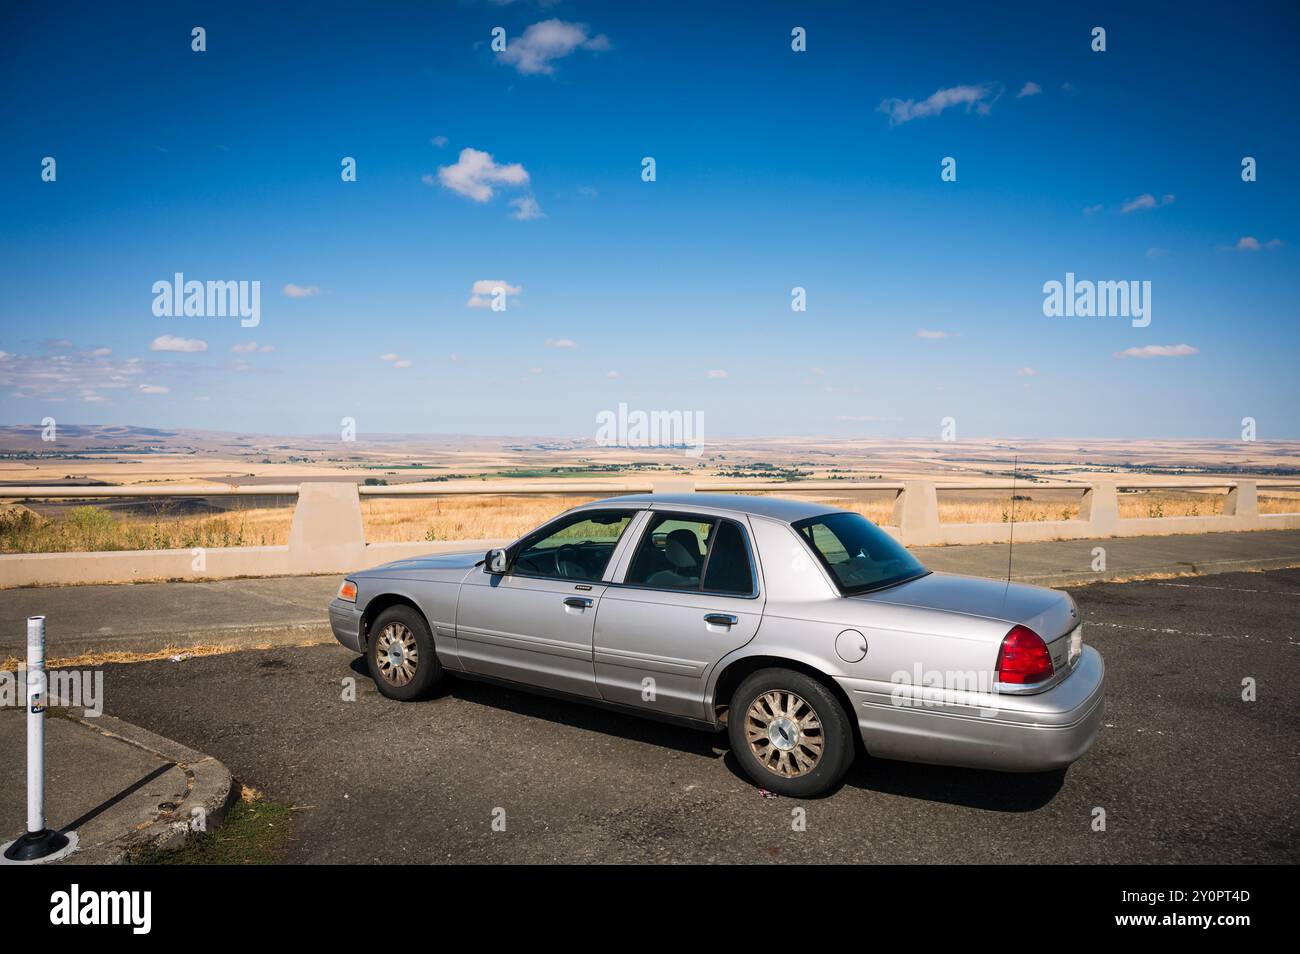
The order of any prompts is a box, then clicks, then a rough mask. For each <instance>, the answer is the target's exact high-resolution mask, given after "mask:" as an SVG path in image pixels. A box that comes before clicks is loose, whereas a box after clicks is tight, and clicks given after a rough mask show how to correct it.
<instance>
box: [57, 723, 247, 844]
mask: <svg viewBox="0 0 1300 954" xmlns="http://www.w3.org/2000/svg"><path fill="white" fill-rule="evenodd" d="M67 718H68V719H69V720H70V721H72V722H76V723H78V724H80V725H83V726H85V727H86V728H88V729H92V730H93V731H96V732H99V733H100V734H101V735H105V736H107V737H109V738H112V739H117V740H118V741H121V742H125V743H127V744H128V745H133V746H135V747H136V748H140V749H143V750H144V751H146V752H149V753H151V754H153V755H156V756H157V757H158V758H160V759H162V760H164V761H166V762H171V763H173V764H174V765H175V766H176V767H177V768H179V769H180V770H181V771H182V772H184V773H185V779H186V792H185V796H184V798H182V799H181V801H180V803H179V804H178V805H176V807H175V808H173V809H172V810H170V811H166V812H161V813H159V815H158V817H157V818H155V819H154V821H153V822H152V823H151V824H149V825H148V826H146V827H144V828H137V829H134V830H132V831H130V832H127V833H126V834H124V835H122V836H121V837H120V838H115V839H113V840H112V841H109V842H107V843H104V844H100V845H97V846H95V847H94V848H92V849H89V850H87V851H83V852H78V853H77V854H75V855H73V856H72V857H70V858H69V859H68V860H67V862H66V863H68V864H83V865H84V864H124V863H125V862H126V859H127V853H128V852H129V851H131V850H133V849H137V848H141V847H146V846H147V847H153V848H159V849H162V850H167V851H170V850H174V849H176V848H180V847H182V846H183V845H184V844H185V843H186V841H188V840H189V837H190V835H191V834H193V833H194V832H195V831H196V830H202V831H212V830H213V829H215V828H217V827H218V826H219V825H220V824H221V823H222V822H224V821H225V820H226V815H227V813H228V812H229V811H230V806H231V805H233V804H234V801H235V797H236V793H235V784H234V778H233V777H232V776H231V774H230V769H228V768H226V766H225V765H224V764H223V763H222V762H219V761H218V760H217V759H214V758H213V757H212V756H210V755H204V754H203V753H202V752H199V751H197V750H195V749H191V748H188V747H186V746H184V745H181V744H180V743H179V742H173V741H172V740H171V739H168V738H164V737H163V736H161V735H158V734H156V733H154V732H150V731H149V730H148V729H142V728H140V727H139V726H137V725H132V724H131V723H130V722H124V721H122V720H121V719H118V718H115V717H114V716H110V715H101V716H99V717H98V718H94V719H88V718H85V717H84V716H83V717H77V716H73V715H68V716H67ZM200 819H201V822H200V821H199V820H200ZM200 825H201V827H198V826H200Z"/></svg>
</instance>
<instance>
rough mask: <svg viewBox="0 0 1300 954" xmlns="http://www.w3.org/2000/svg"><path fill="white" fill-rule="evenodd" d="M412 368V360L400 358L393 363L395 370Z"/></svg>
mask: <svg viewBox="0 0 1300 954" xmlns="http://www.w3.org/2000/svg"><path fill="white" fill-rule="evenodd" d="M410 366H411V359H410V358H398V359H397V360H396V361H394V362H393V367H395V368H409V367H410Z"/></svg>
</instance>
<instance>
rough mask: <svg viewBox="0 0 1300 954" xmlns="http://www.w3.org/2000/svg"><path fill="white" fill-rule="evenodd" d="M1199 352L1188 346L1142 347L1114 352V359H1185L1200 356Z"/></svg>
mask: <svg viewBox="0 0 1300 954" xmlns="http://www.w3.org/2000/svg"><path fill="white" fill-rule="evenodd" d="M1200 353H1201V352H1200V351H1199V350H1198V349H1196V348H1193V347H1192V346H1191V345H1188V344H1176V345H1143V346H1142V347H1140V348H1125V349H1124V350H1123V351H1116V352H1115V354H1114V357H1116V358H1186V357H1188V356H1189V355H1193V354H1200Z"/></svg>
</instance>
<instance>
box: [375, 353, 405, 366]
mask: <svg viewBox="0 0 1300 954" xmlns="http://www.w3.org/2000/svg"><path fill="white" fill-rule="evenodd" d="M379 360H380V361H387V362H388V363H389V364H391V365H392V366H393V367H395V368H409V367H410V366H411V359H410V358H403V357H402V356H401V355H398V354H394V353H393V352H391V351H390V352H388V353H387V354H381V355H380V356H379Z"/></svg>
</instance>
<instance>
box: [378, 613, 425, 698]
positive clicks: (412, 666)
mask: <svg viewBox="0 0 1300 954" xmlns="http://www.w3.org/2000/svg"><path fill="white" fill-rule="evenodd" d="M375 662H376V663H378V665H379V675H380V676H382V677H383V679H384V681H385V682H387V683H388V684H389V685H393V686H404V685H406V684H407V683H408V682H410V681H411V677H412V676H414V675H415V670H416V668H417V667H418V666H419V665H420V647H419V646H417V645H416V644H415V634H414V633H412V632H411V631H410V630H409V629H408V628H407V627H406V626H404V625H402V624H401V623H389V624H388V625H387V626H385V627H384V628H383V630H382V631H381V632H380V634H379V637H378V639H377V640H376V641H375Z"/></svg>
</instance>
